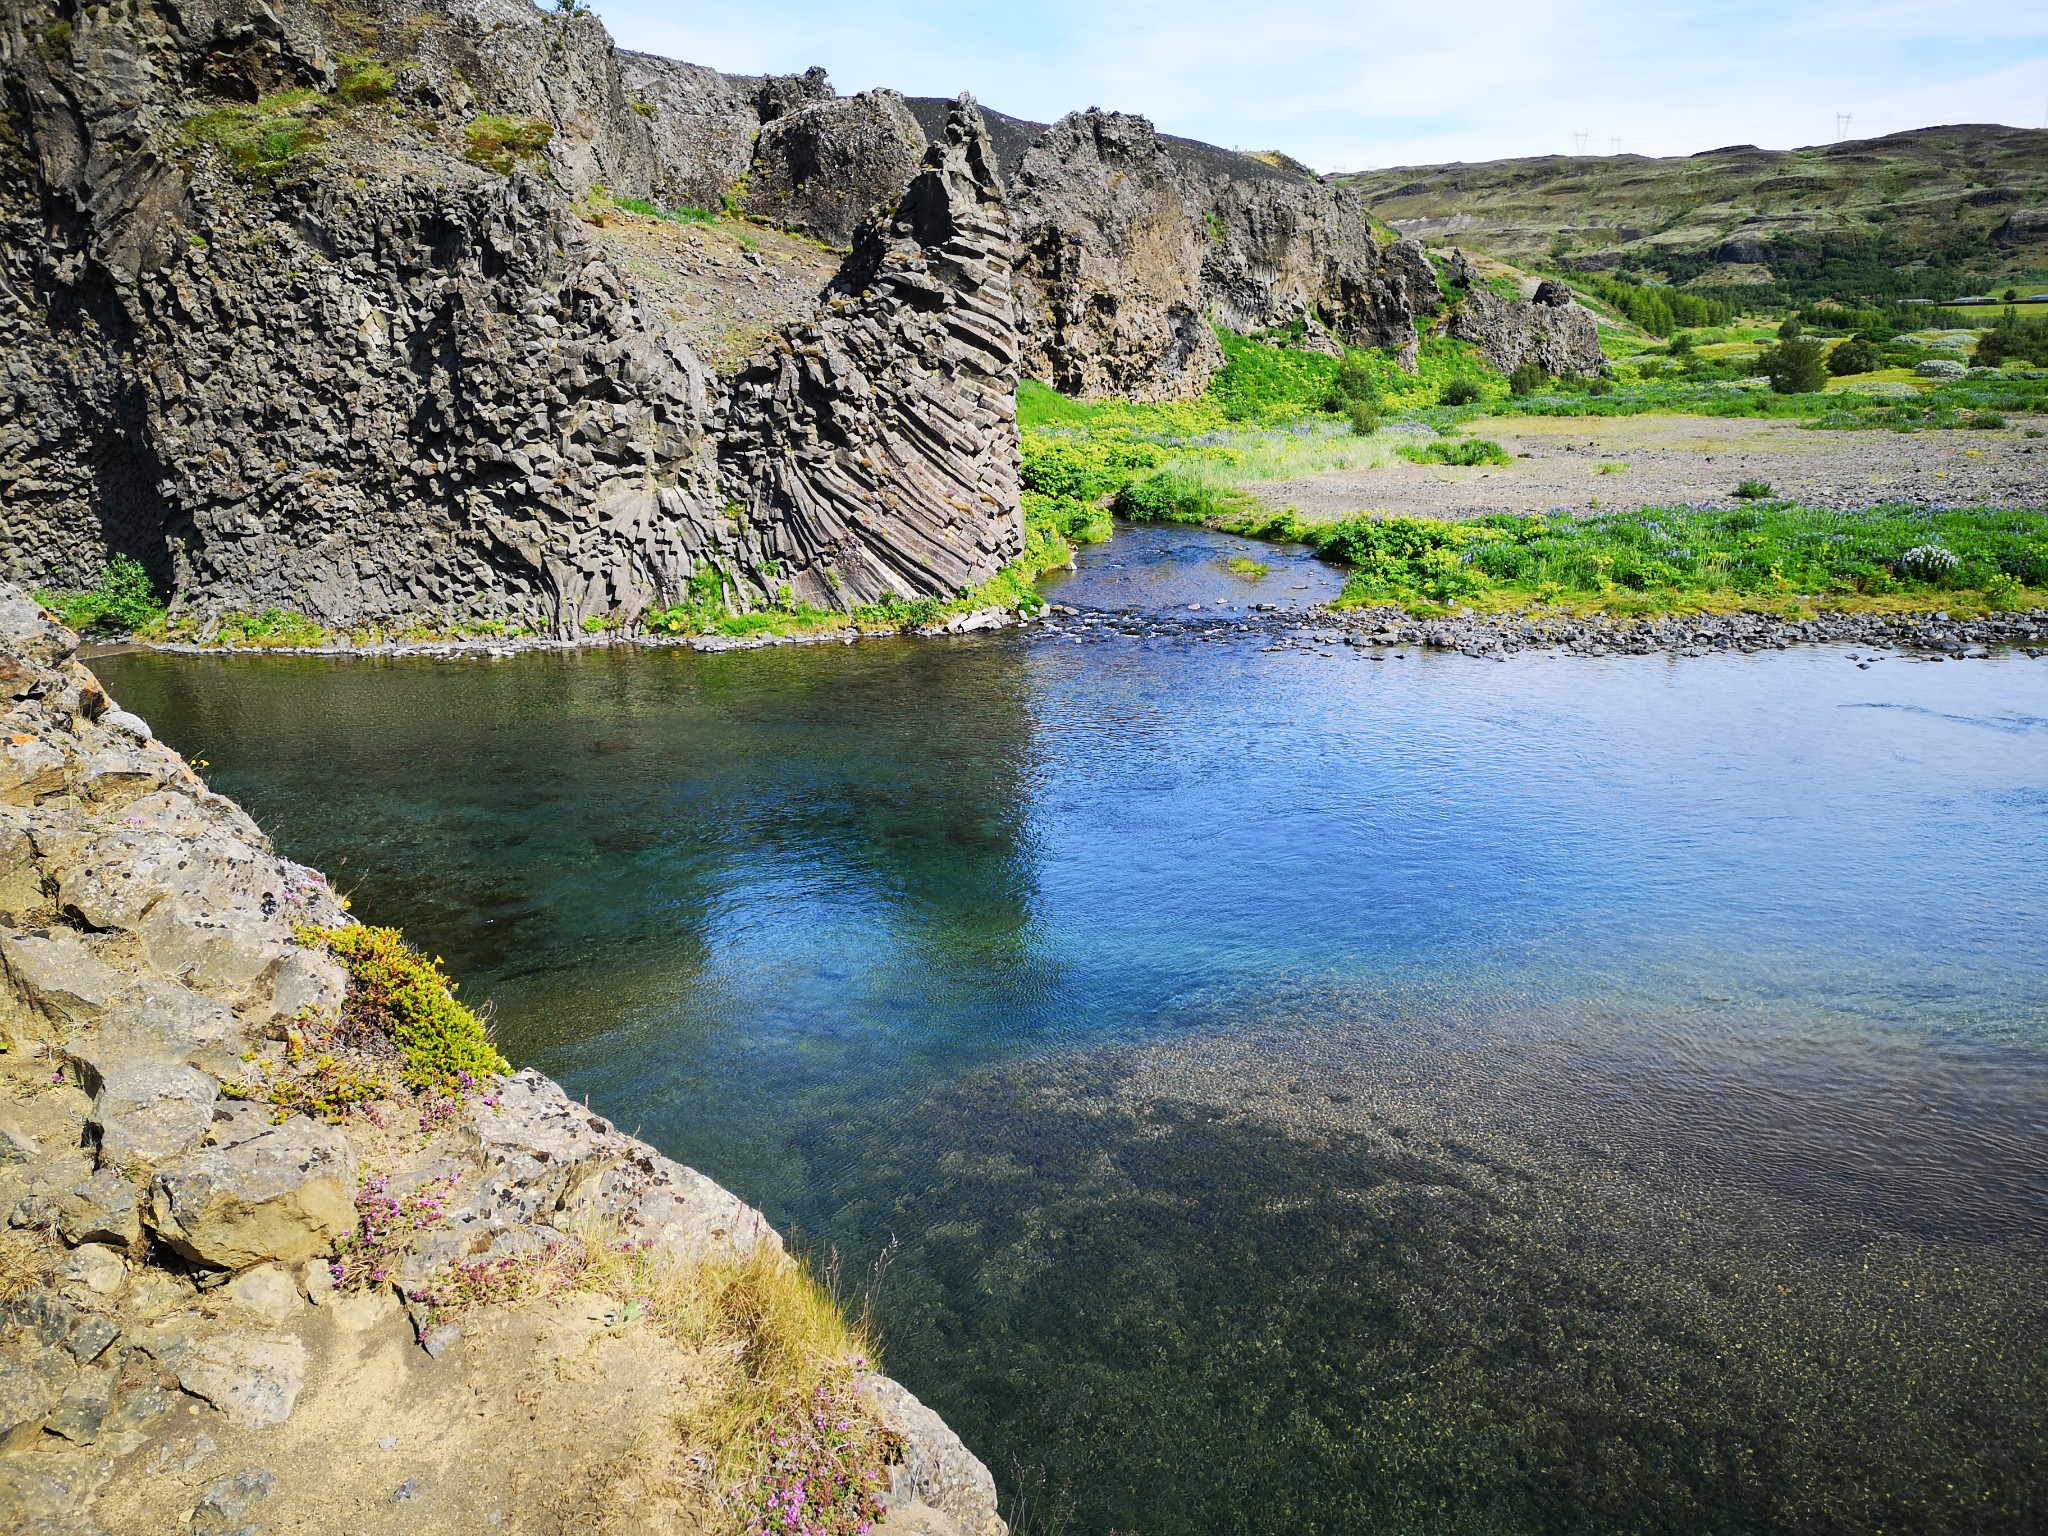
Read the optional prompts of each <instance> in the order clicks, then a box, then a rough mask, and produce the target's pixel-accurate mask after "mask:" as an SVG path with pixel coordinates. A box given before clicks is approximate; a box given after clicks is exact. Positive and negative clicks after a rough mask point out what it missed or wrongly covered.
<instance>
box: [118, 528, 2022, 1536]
mask: <svg viewBox="0 0 2048 1536" xmlns="http://www.w3.org/2000/svg"><path fill="white" fill-rule="evenodd" d="M1232 557H1239V558H1240V559H1242V558H1246V557H1255V558H1257V559H1259V560H1261V561H1264V562H1265V563H1266V564H1267V565H1268V566H1269V570H1268V571H1267V573H1266V574H1264V575H1253V574H1246V573H1242V572H1234V571H1232V570H1231V569H1230V568H1229V566H1228V561H1229V560H1230V559H1231V558H1232ZM1334 585H1335V583H1334V579H1333V578H1332V577H1331V575H1330V573H1329V572H1328V571H1327V570H1326V569H1324V568H1322V567H1320V566H1318V565H1316V564H1315V562H1313V561H1310V560H1307V559H1306V558H1305V557H1302V556H1299V555H1297V554H1295V553H1292V552H1288V551H1284V550H1282V551H1274V550H1272V549H1271V548H1270V547H1266V546H1259V547H1257V548H1256V549H1255V548H1253V547H1251V546H1248V545H1245V544H1243V542H1242V541H1234V540H1230V539H1227V538H1223V537H1220V536H1216V535H1210V534H1206V533H1199V532H1190V531H1188V530H1178V529H1133V530H1124V531H1123V532H1121V533H1120V534H1119V536H1118V537H1117V538H1116V539H1114V540H1112V541H1111V542H1110V543H1109V544H1106V545H1103V546H1100V547H1098V548H1096V549H1093V550H1089V551H1086V552H1084V554H1083V555H1082V557H1081V566H1080V569H1079V570H1077V571H1076V572H1075V573H1073V574H1072V575H1071V576H1065V577H1062V578H1061V579H1060V580H1059V582H1058V583H1056V584H1054V585H1052V586H1050V587H1049V589H1048V590H1049V595H1051V596H1052V597H1054V598H1055V599H1056V600H1057V601H1060V602H1062V603H1065V604H1070V605H1072V606H1074V607H1076V608H1078V609H1081V610H1083V611H1086V610H1089V609H1091V608H1096V609H1100V608H1113V609H1123V608H1130V607H1133V606H1136V607H1140V608H1148V607H1149V608H1152V609H1156V610H1159V611H1161V612H1165V611H1167V610H1171V611H1172V612H1173V613H1174V615H1175V618H1174V622H1173V623H1172V624H1171V625H1162V626H1160V627H1159V628H1158V629H1157V631H1156V632H1151V633H1145V632H1140V633H1136V634H1131V633H1123V632H1120V631H1119V632H1108V633H1102V634H1099V635H1092V636H1087V637H1076V636H1059V635H1054V634H1051V633H1047V632H1045V631H1042V630H1025V631H1021V632H1017V631H1012V632H999V633H995V634H987V635H974V636H965V637H959V638H956V639H950V640H936V641H932V640H911V639H905V640H883V641H868V642H863V643H861V644H858V645H840V644H827V645H810V646H791V647H781V648H776V649H768V650H756V651H745V652H728V653H722V654H700V653H696V652H692V651H686V650H648V651H629V650H613V651H592V652H583V653H576V654H568V655H561V654H540V655H525V656H518V657H513V658H501V659H489V658H476V659H465V660H461V661H432V660H418V659H414V660H400V661H332V660H315V659H303V658H277V657H220V658H211V657H209V658H191V657H171V656H156V655H146V654H128V655H120V656H112V657H108V658H104V659H102V660H101V661H99V662H97V663H95V665H96V666H97V667H98V669H99V671H100V673H101V675H102V677H103V678H104V679H105V680H106V682H107V684H108V686H109V687H110V689H111V690H112V691H113V692H114V694H115V695H116V697H117V698H119V699H120V701H121V702H122V703H123V704H124V705H126V706H127V707H129V708H131V709H134V710H136V711H137V712H139V713H141V714H143V715H144V716H145V717H147V718H148V719H149V720H150V721H151V722H152V723H153V724H154V725H155V727H156V728H157V730H158V731H159V733H160V734H161V735H162V736H163V737H164V738H165V739H166V740H167V741H169V742H170V743H171V744H172V745H174V746H176V747H177V748H179V749H180V750H181V751H183V752H185V753H186V754H188V755H190V756H196V757H203V758H205V759H207V760H208V762H209V763H210V764H211V767H210V768H209V770H208V774H209V777H210V779H211V780H212V782H213V783H214V784H215V786H216V787H217V788H219V789H220V790H222V791H223V792H225V793H227V794H230V795H232V796H234V797H235V798H236V799H238V800H239V801H241V802H242V803H243V804H244V805H246V806H247V807H248V808H249V809H250V810H251V811H252V812H253V813H254V814H255V815H256V816H257V818H258V819H259V820H260V821H261V822H262V823H263V824H264V826H265V827H266V828H268V829H270V831H271V832H272V833H273V835H274V836H275V838H276V840H277V842H278V844H279V846H280V848H281V849H282V850H283V851H285V852H287V853H289V854H290V855H291V856H293V857H295V858H298V859H301V860H304V861H306V862H308V863H311V864H314V865H317V866H319V867H321V868H323V869H325V870H327V871H328V872H329V873H330V874H331V875H332V876H333V877H334V878H335V880H336V883H337V884H338V885H339V886H340V887H341V888H342V889H344V890H345V891H348V892H350V893H352V895H353V898H354V903H355V911H356V913H357V915H358V916H360V917H363V918H364V919H366V920H368V921H372V922H385V923H395V924H400V925H402V926H404V927H405V929H406V930H407V932H408V934H409V935H410V936H412V937H413V938H414V939H415V940H417V941H418V942H420V943H422V944H424V945H425V946H427V947H428V949H429V951H430V952H431V953H436V954H439V955H442V956H444V957H445V958H446V959H447V961H448V964H449V966H450V968H451V970H452V971H453V972H454V973H455V974H456V975H458V976H459V977H460V978H462V980H463V982H464V988H463V995H464V996H465V997H472V996H476V997H489V998H490V999H492V1001H493V1004H494V1007H495V1012H496V1022H497V1028H498V1030H499V1034H500V1040H501V1043H502V1044H503V1046H504V1048H505V1049H506V1051H507V1053H508V1054H509V1055H510V1056H511V1057H513V1058H514V1059H515V1060H517V1061H520V1062H522V1063H531V1064H534V1065H536V1066H539V1067H541V1068H542V1069H543V1070H545V1071H547V1072H549V1073H551V1074H553V1075H554V1076H555V1077H557V1078H559V1079H560V1080H561V1081H562V1082H563V1083H564V1084H565V1085H567V1086H568V1087H569V1088H570V1089H571V1090H572V1091H573V1092H575V1093H577V1094H579V1095H584V1094H587V1095H588V1096H589V1098H590V1102H591V1104H592V1105H593V1107H595V1108H597V1109H599V1110H601V1111H602V1112H603V1113H605V1114H607V1115H609V1116H611V1117H612V1118H613V1119H615V1120H617V1121H618V1122H619V1123H621V1124H622V1125H624V1126H625V1127H626V1128H628V1129H638V1130H639V1131H640V1132H641V1134H643V1135H645V1136H647V1137H648V1138H649V1139H650V1140H653V1141H655V1142H656V1143H657V1144H659V1145H660V1146H662V1147H663V1148H664V1149H665V1150H666V1151H668V1152H670V1153H672V1154H673V1155H674V1156H676V1157H678V1158H680V1159H682V1160H684V1161H686V1162H689V1163H692V1164H694V1165H695V1166H697V1167H700V1168H702V1169H703V1170H704V1171H706V1172H707V1173H709V1174H711V1175H712V1176H713V1177H715V1178H717V1179H719V1180H720V1181H721V1182H723V1183H725V1184H727V1185H728V1186H730V1187H731V1188H733V1189H734V1190H736V1191H738V1192H739V1193H741V1194H742V1195H743V1196H745V1197H746V1198H748V1199H750V1200H752V1201H754V1202H756V1203H757V1204H759V1205H761V1206H762V1207H763V1208H764V1209H765V1210H766V1211H767V1213H768V1214H769V1216H770V1218H771V1219H773V1220H774V1221H775V1222H776V1223H777V1224H778V1225H781V1226H782V1227H784V1229H785V1230H788V1231H791V1232H793V1233H794V1234H795V1235H796V1238H797V1240H798V1242H799V1244H800V1245H801V1246H804V1247H806V1248H807V1249H809V1250H810V1251H811V1252H812V1253H814V1254H816V1255H818V1256H820V1257H821V1258H823V1257H824V1256H827V1255H829V1254H830V1253H832V1252H835V1251H836V1252H837V1253H838V1255H839V1256H840V1263H841V1268H842V1271H843V1273H844V1274H845V1275H846V1276H847V1277H848V1285H849V1289H850V1290H852V1291H854V1292H858V1291H859V1290H861V1288H862V1287H863V1285H864V1284H865V1283H866V1282H865V1276H866V1274H867V1271H868V1267H869V1265H870V1264H871V1263H872V1261H873V1260H874V1259H875V1257H876V1256H877V1255H878V1254H879V1253H881V1252H882V1251H883V1250H884V1249H885V1248H888V1247H889V1246H890V1245H892V1244H893V1245H894V1257H893V1262H892V1264H891V1265H890V1266H889V1269H888V1273H887V1275H886V1277H885V1278H884V1279H883V1280H882V1282H881V1285H880V1287H879V1292H878V1296H879V1309H880V1317H881V1320H882V1323H883V1326H884V1329H885V1341H884V1352H885V1355H886V1358H887V1361H888V1364H889V1366H890V1369H891V1370H892V1371H893V1372H894V1373H895V1374H897V1375H898V1376H900V1377H901V1378H902V1379H903V1380H904V1381H905V1382H906V1383H908V1384H909V1385H910V1386H911V1387H912V1388H913V1389H914V1390H915V1391H917V1392H918V1393H920V1394H921V1395H922V1396H924V1397H925V1398H926V1399H927V1401H929V1402H930V1403H932V1405H933V1406H934V1407H936V1408H937V1409H938V1410H939V1411H940V1412H941V1413H942V1414H944V1415H945V1417H946V1418H947V1419H948V1420H949V1421H950V1422H951V1423H952V1424H953V1425H954V1426H955V1427H956V1428H957V1429H958V1430H959V1431H960V1432H961V1434H962V1435H963V1437H964V1438H965V1439H966V1440H967V1441H968V1443H969V1444H970V1445H971V1446H973V1447H974V1448H975V1449H976V1450H977V1451H978V1452H980V1453H981V1454H982V1456H983V1457H984V1459H985V1460H987V1461H988V1462H989V1464H990V1466H991V1468H992V1469H993V1470H994V1471H995V1473H996V1475H997V1479H998V1481H999V1483H1001V1484H1002V1485H1003V1487H1004V1489H1005V1492H1006V1495H1007V1496H1008V1497H1009V1498H1010V1499H1011V1500H1012V1501H1013V1503H1014V1504H1015V1506H1016V1507H1017V1508H1018V1509H1019V1511H1020V1513H1022V1514H1023V1515H1024V1516H1025V1519H1024V1522H1023V1523H1024V1525H1025V1526H1027V1527H1029V1528H1030V1530H1031V1533H1032V1536H1051V1533H1053V1532H1056V1531H1068V1532H1075V1533H1091V1536H1092V1533H1107V1532H1110V1531H1117V1532H1123V1533H1127V1536H1129V1533H1143V1536H1180V1533H1187V1536H1194V1533H1204V1536H1207V1533H1220V1532H1233V1531H1245V1532H1276V1533H1278V1532H1287V1533H1308V1532H1380V1531H1386V1532H1392V1531H1425V1530H1426V1531H1430V1532H1529V1531H1559V1532H1563V1531H1572V1532H1581V1531H1614V1532H1622V1531H1648V1530H1658V1531H1714V1532H1720V1531H1727V1532H1737V1531H1763V1530H1812V1531H1823V1530H1825V1531H1842V1530H1871V1529H1877V1528H1880V1527H1881V1528H1883V1529H1888V1530H1914V1531H1941V1530H1970V1531H2021V1530H2032V1529H2038V1528H2039V1522H2040V1520H2041V1519H2042V1518H2043V1510H2044V1509H2048V1490H2044V1482H2048V1470H2044V1469H2048V1322H2044V1311H2043V1299H2042V1298H2043V1296H2044V1294H2048V1291H2044V1286H2043V1281H2044V1278H2048V1124H2044V1120H2048V946H2044V945H2043V943H2042V935H2043V934H2044V933H2048V662H2040V661H2031V660H2028V659H2026V658H2024V657H2021V656H2012V657H1995V658H1993V659H1991V660H1989V661H1976V662H1965V663H1947V664H1939V665H1935V664H1920V663H1915V662H1912V661H1908V660H1905V659H1900V658H1887V659H1884V660H1880V661H1878V662H1876V663H1875V664H1873V665H1871V666H1869V667H1868V668H1859V667H1858V666H1857V665H1856V660H1854V659H1851V657H1850V655H1849V654H1848V653H1847V652H1845V651H1842V650H1837V649H1826V648H1806V649H1799V648H1795V649H1793V650H1790V651H1784V652H1772V653H1765V654H1761V655H1753V656H1725V657H1701V658H1686V659H1672V658H1664V657H1655V658H1640V657H1617V658H1606V659H1572V658H1563V657H1558V656H1549V655H1537V654H1524V655H1518V656H1515V657H1512V658H1510V659H1508V660H1506V661H1496V660H1485V659H1476V658H1470V657H1464V656H1458V655H1443V654H1433V653H1431V654H1425V653H1421V652H1419V651H1416V650H1414V649H1413V648H1408V649H1405V650H1401V651H1399V653H1398V654H1397V653H1396V652H1395V651H1367V650H1361V649H1355V648H1346V647H1341V646H1330V647H1313V646H1310V647H1290V648H1286V649H1272V648H1269V646H1270V641H1269V640H1268V639H1267V638H1266V637H1265V636H1263V635H1241V634H1238V633H1236V632H1235V631H1233V630H1231V629H1229V627H1228V625H1229V620H1230V617H1231V615H1232V614H1233V613H1234V612H1241V611H1242V610H1243V608H1244V607H1246V606H1247V605H1250V604H1255V603H1261V602H1274V603H1276V604H1279V605H1281V606H1297V605H1300V604H1302V603H1306V602H1310V601H1314V600H1317V599H1319V598H1322V597H1326V596H1328V595H1329V593H1330V591H1331V590H1333V589H1334ZM1196 604H1199V605H1200V606H1199V607H1193V606H1192V605H1196ZM1219 604H1223V605H1227V606H1224V607H1222V608H1219V607H1218V605H1219ZM1123 627H1124V628H1129V627H1131V626H1128V625H1126V626H1123ZM1138 627H1139V628H1140V629H1141V630H1142V629H1143V628H1144V626H1138ZM1105 628H1106V626H1105ZM1858 657H1859V659H1867V653H1858Z"/></svg>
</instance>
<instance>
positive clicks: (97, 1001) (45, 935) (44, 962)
mask: <svg viewBox="0 0 2048 1536" xmlns="http://www.w3.org/2000/svg"><path fill="white" fill-rule="evenodd" d="M0 973H4V976H5V980H6V983H7V986H8V988H9V999H11V1002H12V1004H13V1006H12V1008H11V1009H10V1010H9V1011H10V1012H11V1013H12V1015H13V1016H14V1017H16V1018H18V1019H21V1020H22V1021H23V1022H24V1023H27V1022H30V1021H33V1020H40V1021H41V1022H43V1023H45V1024H47V1025H55V1026H58V1027H60V1028H62V1027H72V1026H77V1025H80V1024H86V1023H90V1022H91V1021H92V1020H94V1019H97V1018H99V1017H100V1015H102V1014H103V1013H105V1012H106V1011H107V1008H108V1007H109V1005H110V1004H112V1002H113V1000H114V998H115V996H116V995H117V994H118V993H119V992H120V991H121V989H122V986H123V984H124V983H123V978H122V976H121V974H120V972H118V971H116V970H115V969H114V968H113V967H112V966H111V965H109V964H107V963H106V962H105V961H104V960H101V959H100V958H99V957H98V956H96V955H95V954H93V952H92V951H91V950H90V949H88V948H87V947H86V946H85V944H84V942H83V941H82V940H80V939H79V937H78V936H77V935H76V934H73V933H69V932H66V931H63V930H54V931H47V932H39V931H35V930H31V931H29V932H27V933H12V932H0ZM9 999H0V1001H7V1000H9ZM0 1022H4V1020H0Z"/></svg>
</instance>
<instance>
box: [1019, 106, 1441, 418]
mask: <svg viewBox="0 0 2048 1536" xmlns="http://www.w3.org/2000/svg"><path fill="white" fill-rule="evenodd" d="M1014 201H1015V214H1014V217H1015V220H1016V224H1017V247H1018V256H1017V289H1018V311H1019V316H1020V323H1021V325H1022V327H1023V331H1024V338H1025V339H1024V347H1025V369H1026V372H1028V373H1030V374H1031V375H1032V376H1033V377H1035V378H1041V379H1044V380H1046V381H1047V382H1049V383H1051V384H1052V385H1053V386H1054V387H1055V388H1057V389H1060V390H1062V391H1064V392H1066V393H1070V394H1079V395H1105V394H1119V395H1130V396H1134V397H1136V398H1140V399H1170V398H1177V397H1181V396H1187V395H1193V394H1198V393H1200V392H1201V390H1202V388H1203V387H1204V386H1205V385H1206V384H1207V382H1208V380H1209V376H1210V375H1211V374H1212V373H1213V372H1214V371H1215V370H1216V368H1217V367H1218V366H1220V364H1221V362H1222V357H1221V353H1220V351H1219V350H1218V348H1217V345H1216V339H1215V336H1214V334H1213V332H1212V331H1211V329H1210V325H1211V322H1212V321H1213V322H1215V323H1220V324H1223V325H1226V326H1228V327H1230V328H1231V329H1234V330H1239V331H1249V330H1258V329H1263V328H1268V327H1277V326H1285V325H1290V324H1292V323H1293V322H1295V321H1303V322H1305V323H1306V324H1307V326H1308V327H1309V329H1310V330H1311V331H1312V332H1313V331H1321V332H1326V333H1334V335H1336V336H1337V337H1339V338H1341V339H1342V340H1343V341H1346V342H1349V343H1351V344H1352V345H1354V346H1373V347H1390V348H1394V349H1396V350H1397V351H1400V350H1403V349H1406V348H1409V347H1412V346H1413V345H1414V343H1415V342H1416V340H1417V331H1416V320H1417V317H1418V316H1421V315H1426V314H1428V313H1429V312H1431V311H1432V310H1434V308H1435V307H1436V305H1437V303H1438V301H1439V293H1438V289H1437V284H1436V279H1435V276H1434V275H1433V273H1432V272H1431V271H1430V267H1429V263H1428V261H1427V260H1426V259H1425V258H1424V257H1423V255H1422V251H1421V248H1420V247H1419V246H1416V245H1412V244H1408V243H1396V244H1395V245H1393V246H1391V247H1387V248H1384V249H1383V248H1382V247H1381V246H1380V244H1379V242H1378V241H1377V240H1375V239H1374V238H1373V234H1372V230H1371V226H1370V223H1369V221H1368V219H1367V218H1366V212H1365V205H1364V203H1363V201H1362V200H1361V199H1359V198H1358V197H1357V196H1356V195H1355V194H1353V193H1350V192H1347V191H1344V190H1340V189H1338V188H1335V187H1331V186H1328V185H1325V184H1323V183H1321V182H1319V181H1317V180H1315V179H1314V178H1313V177H1309V176H1304V175H1302V174H1300V173H1298V172H1294V171H1289V170H1286V169H1283V168H1281V167H1277V166H1270V165H1267V164H1265V163H1264V162H1263V161H1259V160H1254V159H1253V158H1251V157H1250V156H1245V155H1231V154H1226V153H1224V152H1223V151H1220V150H1214V149H1211V148H1209V147H1208V146H1206V145H1193V144H1188V143H1186V142H1185V141H1175V140H1169V139H1166V138H1164V137H1162V136H1161V135H1159V134H1158V133H1156V132H1154V130H1153V128H1152V125H1151V124H1150V123H1149V122H1147V121H1146V120H1145V119H1144V118H1142V117H1135V116H1131V115H1129V114H1126V113H1120V112H1101V111H1096V110H1093V109H1091V110H1089V111H1087V112H1076V113H1073V114H1071V115H1069V116H1067V117H1065V118H1062V119H1061V120H1060V121H1059V122H1058V123H1056V124H1054V125H1053V126H1052V127H1051V128H1050V129H1047V130H1046V131H1045V132H1044V133H1042V134H1041V135H1039V136H1038V137H1037V138H1036V140H1035V141H1033V142H1032V143H1031V144H1030V146H1029V148H1028V149H1026V150H1025V151H1024V152H1023V154H1022V155H1021V157H1020V158H1019V160H1018V164H1017V168H1016V171H1015V175H1014Z"/></svg>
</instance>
